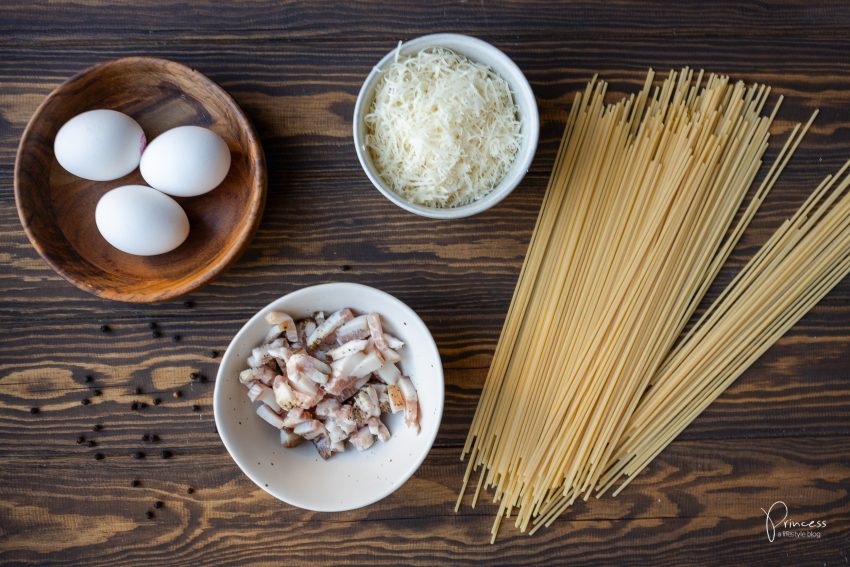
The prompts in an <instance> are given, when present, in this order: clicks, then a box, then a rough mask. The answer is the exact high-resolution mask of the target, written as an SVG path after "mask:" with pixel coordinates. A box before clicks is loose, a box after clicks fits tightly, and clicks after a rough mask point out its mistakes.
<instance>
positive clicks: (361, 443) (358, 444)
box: [348, 427, 375, 451]
mask: <svg viewBox="0 0 850 567" xmlns="http://www.w3.org/2000/svg"><path fill="white" fill-rule="evenodd" d="M348 440H349V441H350V442H351V444H352V445H354V448H355V449H357V450H358V451H365V450H366V449H368V448H369V447H371V446H372V445H373V444H374V443H375V437H374V436H373V435H372V433H371V432H370V431H369V428H368V427H361V428H360V429H358V430H357V432H356V433H354V434H353V435H352V436H351V437H349V438H348Z"/></svg>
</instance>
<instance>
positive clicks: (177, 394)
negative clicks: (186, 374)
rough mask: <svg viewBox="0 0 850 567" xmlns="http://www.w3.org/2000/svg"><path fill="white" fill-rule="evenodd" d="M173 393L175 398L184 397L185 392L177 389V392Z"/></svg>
mask: <svg viewBox="0 0 850 567" xmlns="http://www.w3.org/2000/svg"><path fill="white" fill-rule="evenodd" d="M171 395H172V396H174V397H175V398H182V397H183V392H181V391H180V390H177V391H176V392H174V393H173V394H171Z"/></svg>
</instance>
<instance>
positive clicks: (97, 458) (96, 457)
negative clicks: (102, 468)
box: [94, 453, 104, 461]
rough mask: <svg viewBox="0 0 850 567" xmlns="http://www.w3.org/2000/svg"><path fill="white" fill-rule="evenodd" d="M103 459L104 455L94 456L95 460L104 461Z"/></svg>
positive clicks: (96, 454) (97, 454)
mask: <svg viewBox="0 0 850 567" xmlns="http://www.w3.org/2000/svg"><path fill="white" fill-rule="evenodd" d="M103 457H104V455H103V453H95V454H94V459H95V460H96V461H100V460H103Z"/></svg>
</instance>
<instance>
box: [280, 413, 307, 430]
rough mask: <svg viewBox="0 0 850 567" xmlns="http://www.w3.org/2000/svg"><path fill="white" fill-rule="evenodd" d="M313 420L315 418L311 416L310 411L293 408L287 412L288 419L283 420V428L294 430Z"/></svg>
mask: <svg viewBox="0 0 850 567" xmlns="http://www.w3.org/2000/svg"><path fill="white" fill-rule="evenodd" d="M312 419H313V416H312V415H310V412H309V411H307V410H305V409H302V408H292V409H291V410H289V411H288V412H286V417H284V418H283V426H284V427H288V428H290V429H292V428H294V427H295V426H296V425H298V424H301V423H304V422H305V421H311V420H312Z"/></svg>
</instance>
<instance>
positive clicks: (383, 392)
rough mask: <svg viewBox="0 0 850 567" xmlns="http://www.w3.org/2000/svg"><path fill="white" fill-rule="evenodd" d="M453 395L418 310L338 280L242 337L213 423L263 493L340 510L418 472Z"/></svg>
mask: <svg viewBox="0 0 850 567" xmlns="http://www.w3.org/2000/svg"><path fill="white" fill-rule="evenodd" d="M443 395H444V385H443V367H442V363H441V362H440V354H439V352H438V350H437V345H436V344H435V343H434V339H433V337H432V336H431V333H430V332H429V331H428V328H427V327H426V326H425V323H423V322H422V320H421V319H420V318H419V317H418V316H417V315H416V313H415V312H414V311H413V310H412V309H410V308H409V307H408V306H407V305H405V304H404V303H402V302H401V301H399V300H398V299H396V298H395V297H393V296H391V295H389V294H387V293H385V292H383V291H380V290H378V289H375V288H371V287H368V286H364V285H359V284H353V283H330V284H323V285H317V286H313V287H308V288H304V289H300V290H298V291H294V292H292V293H290V294H288V295H285V296H283V297H281V298H280V299H278V300H276V301H274V302H272V303H270V304H269V305H267V306H266V307H265V308H263V309H262V310H261V311H260V312H259V313H257V314H256V315H254V316H253V317H252V318H251V320H249V321H248V322H247V323H246V324H245V326H243V327H242V329H241V330H240V331H239V332H238V333H237V334H236V336H235V337H234V338H233V341H232V342H231V343H230V346H229V347H228V348H227V351H226V352H225V354H224V357H223V358H222V361H221V365H220V366H219V370H218V376H217V378H216V384H215V397H214V410H215V422H216V427H217V428H218V433H219V435H220V436H221V439H222V441H223V442H224V445H225V447H226V448H227V450H228V452H229V453H230V455H231V456H232V457H233V460H234V461H236V464H237V465H239V467H240V468H241V469H242V471H243V472H244V473H245V474H246V475H248V477H249V478H250V479H251V480H252V481H254V483H255V484H256V485H257V486H259V487H260V488H262V489H263V490H265V491H266V492H268V493H269V494H271V495H272V496H274V497H276V498H278V499H280V500H283V501H284V502H287V503H289V504H292V505H293V506H298V507H299V508H305V509H308V510H315V511H318V512H339V511H343V510H352V509H355V508H360V507H362V506H367V505H369V504H372V503H374V502H377V501H378V500H380V499H382V498H384V497H385V496H388V495H389V494H391V493H392V492H394V491H395V490H396V489H397V488H399V487H400V486H401V485H402V484H404V483H405V481H407V479H408V478H410V477H411V476H412V475H413V473H415V472H416V469H418V468H419V465H421V464H422V461H424V460H425V457H426V455H427V454H428V451H429V450H430V449H431V446H432V445H433V443H434V439H435V438H436V436H437V430H438V429H439V427H440V419H441V418H442V414H443Z"/></svg>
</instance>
